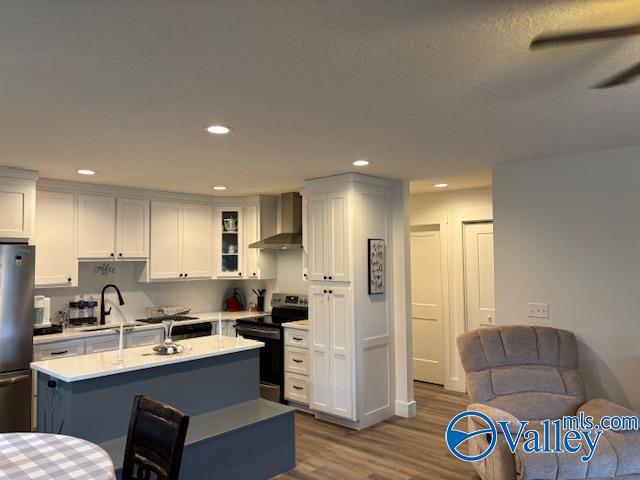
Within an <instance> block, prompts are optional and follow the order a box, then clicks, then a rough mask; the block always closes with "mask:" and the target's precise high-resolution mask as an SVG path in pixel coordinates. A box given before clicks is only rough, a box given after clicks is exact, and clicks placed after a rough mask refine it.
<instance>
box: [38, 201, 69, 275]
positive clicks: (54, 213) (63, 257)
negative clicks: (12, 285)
mask: <svg viewBox="0 0 640 480" xmlns="http://www.w3.org/2000/svg"><path fill="white" fill-rule="evenodd" d="M33 243H34V245H35V246H36V279H35V284H36V287H61V286H77V285H78V260H77V258H76V215H75V201H74V196H73V194H72V193H60V192H48V191H38V192H37V195H36V221H35V231H34V236H33Z"/></svg>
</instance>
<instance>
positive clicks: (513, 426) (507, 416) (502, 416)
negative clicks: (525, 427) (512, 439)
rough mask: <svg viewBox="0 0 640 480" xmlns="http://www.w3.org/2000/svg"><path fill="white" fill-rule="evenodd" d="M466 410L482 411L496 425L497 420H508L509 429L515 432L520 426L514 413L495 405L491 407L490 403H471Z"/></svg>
mask: <svg viewBox="0 0 640 480" xmlns="http://www.w3.org/2000/svg"><path fill="white" fill-rule="evenodd" d="M467 410H474V411H476V412H480V413H484V414H485V415H486V416H487V417H489V418H490V419H491V420H492V421H493V423H495V424H496V425H497V423H498V421H508V422H509V430H510V431H512V432H514V433H517V432H518V428H520V420H518V419H517V418H516V417H515V415H513V414H511V413H509V412H507V411H505V410H501V409H499V408H496V407H492V406H490V405H486V404H484V403H472V404H471V405H469V406H468V407H467Z"/></svg>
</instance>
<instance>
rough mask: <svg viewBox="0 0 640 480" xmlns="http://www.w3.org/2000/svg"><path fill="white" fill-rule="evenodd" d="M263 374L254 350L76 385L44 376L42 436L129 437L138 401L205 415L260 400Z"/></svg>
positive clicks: (41, 387)
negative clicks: (144, 399)
mask: <svg viewBox="0 0 640 480" xmlns="http://www.w3.org/2000/svg"><path fill="white" fill-rule="evenodd" d="M259 370H260V357H259V350H257V349H254V350H247V351H242V352H237V353H232V354H228V355H221V356H215V357H209V358H204V359H198V360H193V361H189V362H182V363H176V364H169V365H162V366H157V367H153V368H148V369H145V370H138V371H132V372H124V373H119V374H116V375H109V376H105V377H98V378H93V379H88V380H81V381H77V382H70V383H67V382H63V381H61V380H57V379H55V378H53V377H50V376H48V375H44V374H39V375H38V431H40V432H46V433H62V434H64V435H71V436H74V437H79V438H83V439H85V440H88V441H90V442H94V443H101V442H105V441H108V440H111V439H114V438H118V437H122V436H126V435H127V431H128V428H129V419H130V418H131V408H132V406H133V398H134V397H135V396H136V395H139V394H142V395H146V396H148V397H150V398H153V399H155V400H158V401H160V402H164V403H167V404H169V405H171V406H173V407H175V408H177V409H178V410H181V411H182V412H184V413H186V414H187V415H189V416H195V415H200V414H202V413H205V412H210V411H213V410H218V409H220V408H225V407H228V406H231V405H236V404H239V403H242V402H246V401H249V400H253V399H256V398H258V396H259V391H260V377H259V376H260V371H259ZM200 478H207V477H200Z"/></svg>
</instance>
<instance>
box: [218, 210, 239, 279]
mask: <svg viewBox="0 0 640 480" xmlns="http://www.w3.org/2000/svg"><path fill="white" fill-rule="evenodd" d="M217 222H218V232H219V233H218V242H217V247H218V248H217V251H218V260H217V262H216V263H217V270H218V277H235V278H238V277H242V257H243V255H242V254H243V250H244V245H243V241H242V228H243V226H244V225H243V222H242V208H241V207H221V208H219V209H218V215H217Z"/></svg>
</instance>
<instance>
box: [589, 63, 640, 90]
mask: <svg viewBox="0 0 640 480" xmlns="http://www.w3.org/2000/svg"><path fill="white" fill-rule="evenodd" d="M638 75H640V63H637V64H635V65H634V66H632V67H629V68H627V69H626V70H623V71H622V72H620V73H618V74H616V75H614V76H612V77H609V78H607V79H606V80H604V81H603V82H600V83H599V84H597V85H594V87H593V88H609V87H617V86H618V85H624V84H625V83H629V82H631V81H632V80H634V79H635V78H636V77H637V76H638Z"/></svg>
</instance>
